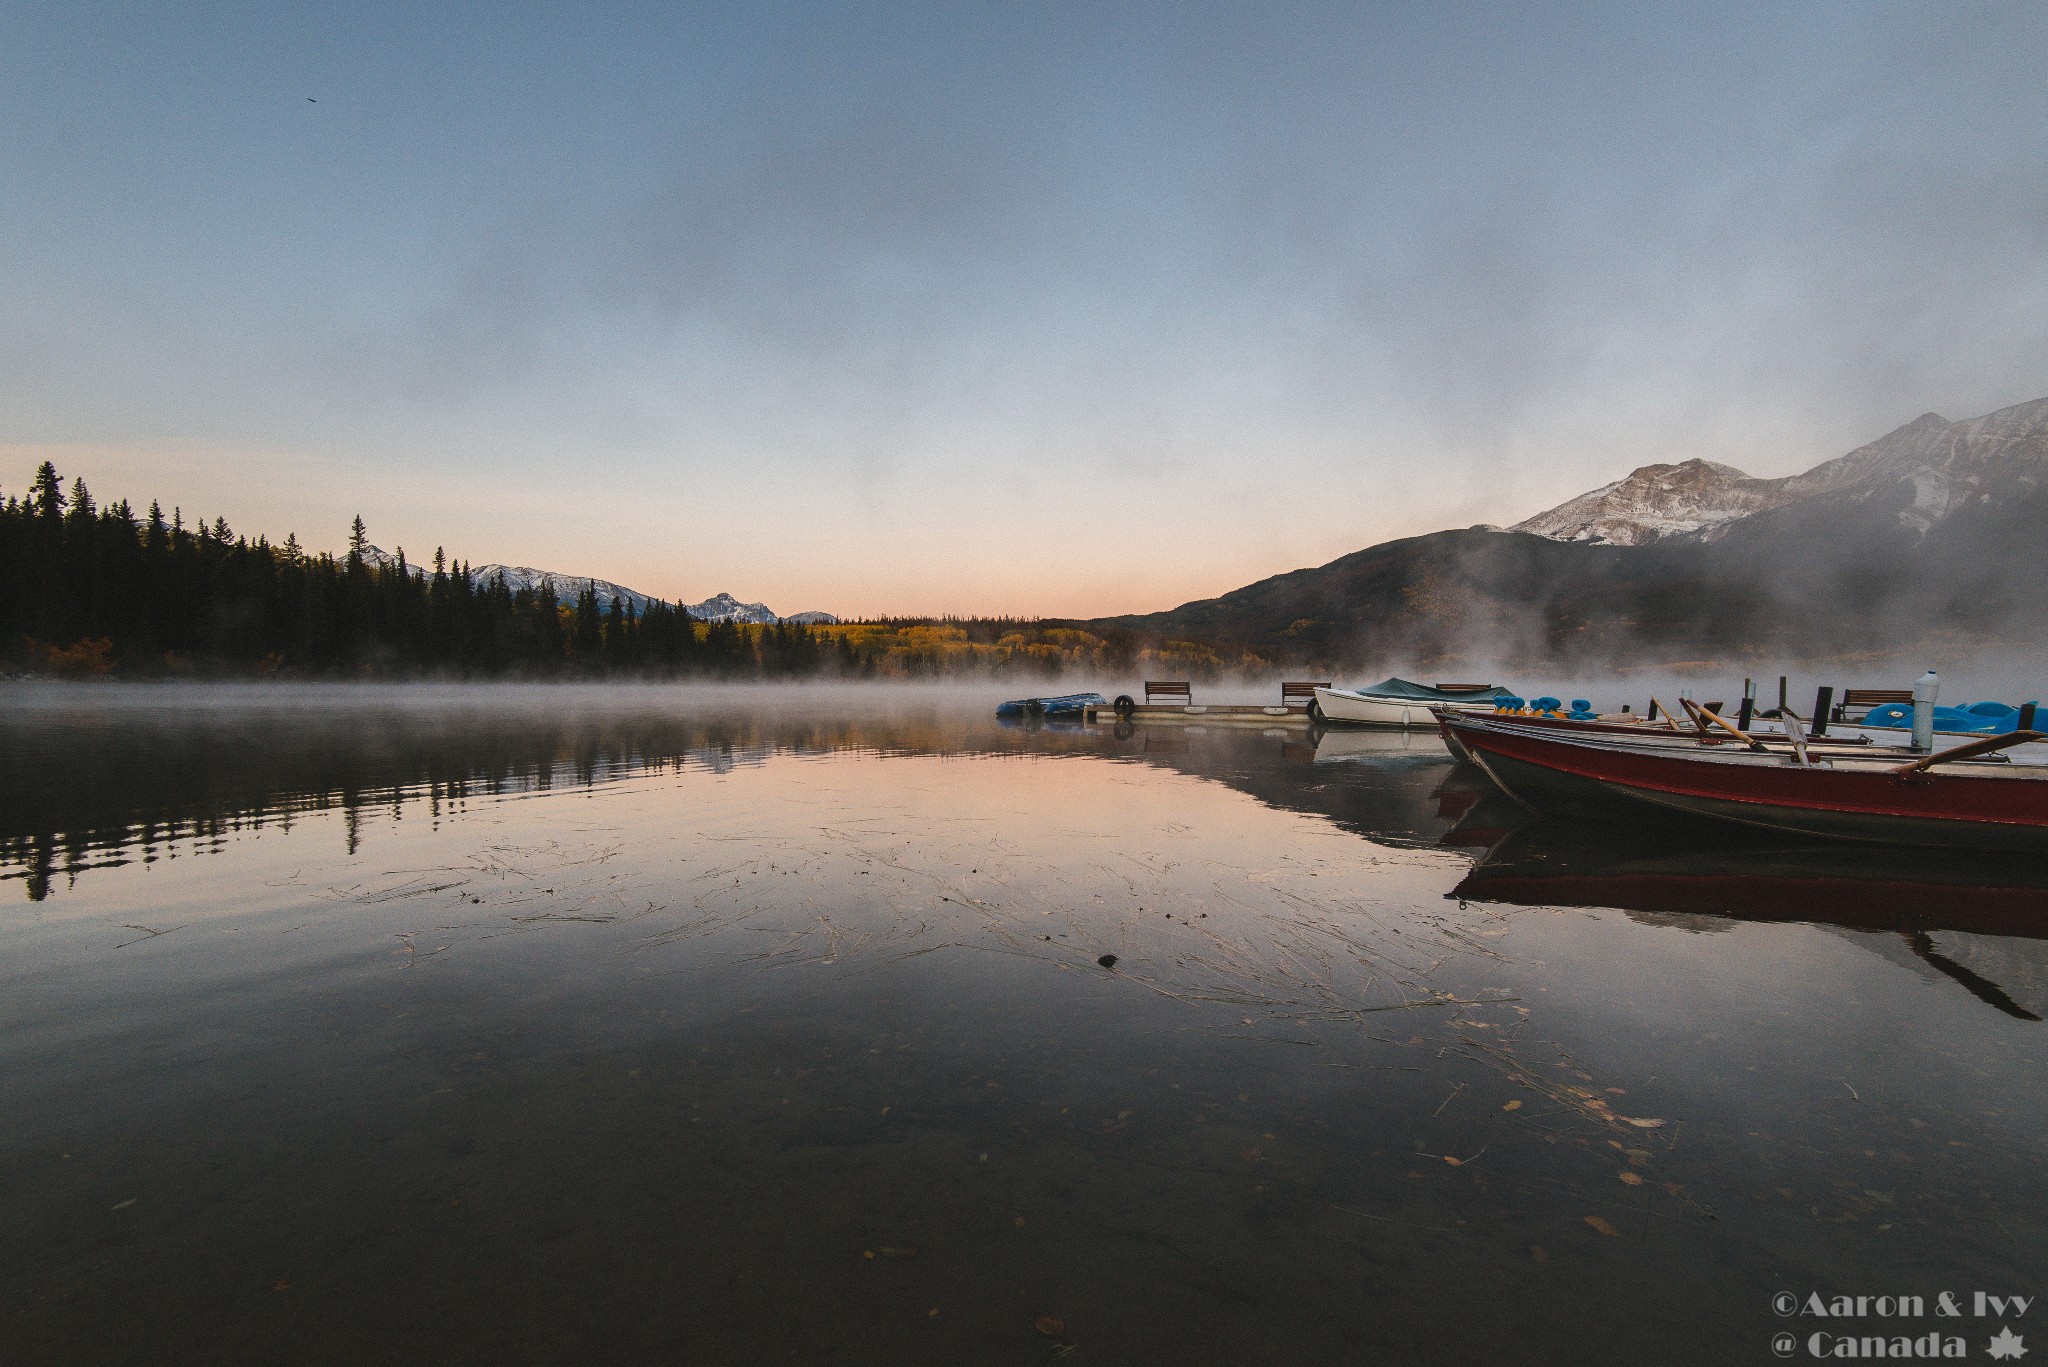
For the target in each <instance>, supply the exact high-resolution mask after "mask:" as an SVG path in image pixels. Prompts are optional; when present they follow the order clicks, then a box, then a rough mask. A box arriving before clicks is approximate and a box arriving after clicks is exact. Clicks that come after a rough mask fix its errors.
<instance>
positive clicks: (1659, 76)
mask: <svg viewBox="0 0 2048 1367" xmlns="http://www.w3.org/2000/svg"><path fill="white" fill-rule="evenodd" d="M2044 72H2048V6H2043V5H2040V4H2010V5H1977V4H1968V3H1940V4H1923V5H1909V6H1899V5H1886V4H1877V3H1854V4H1839V5H1835V4H1787V3H1771V4H1763V5H1757V6H1732V5H1719V6H1710V5H1684V6H1679V5H1653V4H1627V5H1615V6H1594V5H1580V6H1566V5H1528V4H1514V5H1502V6H1486V5H1476V4H1455V3H1451V4H1445V3H1417V4H1413V5H1363V4H1361V5H1353V6H1328V5H1319V6H1304V7H1295V8H1289V7H1284V6H1275V5H1271V4H1257V5H1253V4H1243V5H1204V4H1187V3H1181V4H1172V5H1159V6H1143V5H1136V4H1114V5H1111V4H1100V5H1085V6H1084V5H1068V4H1056V3H1028V4H1027V3H1021V2H1020V3H1016V4H1009V5H979V6H929V5H914V6H913V5H897V6H860V5H851V4H831V5H781V6H778V5H769V4H744V5H732V6H713V5H709V4H702V5H646V6H604V5H595V4H592V5H568V4H559V5H546V6H542V5H534V6H519V5H512V4H491V5H474V6H466V7H458V6H451V5H438V6H437V5H425V6H422V5H416V4H393V5H379V4H362V3H357V4H350V5H346V6H341V5H322V6H317V7H315V6H305V7H297V6H290V5H283V4H277V3H265V4H261V5H252V6H247V7H239V6H232V5H186V6H179V5H168V4H158V5H149V6H137V7H127V6H121V5H113V4H94V5H78V4H71V3H67V4H55V5H33V4H20V3H13V2H12V0H0V129H4V132H0V492H6V493H20V492H21V491H22V489H23V488H24V487H25V485H26V483H27V481H28V477H29V475H30V473H31V472H32V470H33V469H34V467H35V465H36V463H37V462H39V461H41V460H43V459H45V458H47V459H51V460H54V461H55V462H56V463H57V465H58V467H59V469H60V470H61V471H63V473H64V474H65V475H66V476H67V477H69V476H70V475H73V474H83V475H84V476H85V477H86V478H87V480H88V482H90V483H91V484H92V486H93V488H94V491H95V493H97V494H98V495H100V496H101V497H102V498H106V497H110V496H118V495H125V496H128V497H130V498H132V499H138V500H140V501H143V502H146V501H147V500H148V499H149V498H150V497H160V498H162V499H163V500H164V502H165V506H166V507H169V506H170V505H171V504H172V503H177V504H180V505H182V506H183V508H184V510H185V512H186V514H187V516H188V518H189V517H191V516H193V515H195V514H196V515H203V516H205V517H207V518H209V519H211V518H212V517H214V516H216V515H220V516H225V517H226V518H227V519H228V521H229V522H230V523H231V524H233V525H234V526H235V528H236V529H237V530H240V531H246V532H250V533H254V532H257V531H263V532H267V533H268V534H270V535H271V536H272V537H273V538H274V539H282V537H283V535H284V534H285V533H286V532H287V531H296V532H297V533H298V535H299V537H300V538H301V540H302V541H304V542H306V543H307V544H308V545H310V546H313V547H315V548H321V549H334V548H338V547H339V546H340V545H341V544H342V541H343V538H344V533H345V528H346V525H347V522H348V519H349V518H350V516H352V515H353V514H355V513H356V512H358V511H360V512H361V513H362V514H363V516H364V518H365V519H366V521H367V522H368V524H369V527H370V531H371V536H372V539H373V540H374V541H376V542H377V543H378V544H380V545H383V546H385V547H387V548H388V547H393V546H398V545H403V546H404V547H405V548H406V550H407V551H408V553H409V554H411V555H412V556H413V557H414V558H415V559H418V558H421V557H423V556H426V555H431V553H432V551H433V548H434V547H435V546H436V545H437V544H442V545H446V546H447V548H448V549H449V551H450V553H451V554H454V555H459V556H461V557H464V558H467V559H469V560H471V561H474V562H478V563H482V562H487V561H506V562H510V563H514V564H526V565H539V566H543V567H546V568H550V569H557V570H562V571H565V572H569V573H574V574H591V575H596V576H599V577H602V578H608V579H613V580H617V581H619V582H622V583H626V584H629V585H631V586H633V587H635V588H639V589H642V590H645V591H647V592H651V593H656V594H660V595H662V596H665V597H670V598H676V597H682V598H688V599H692V600H694V599H697V598H701V597H704V596H706V595H708V594H710V593H713V592H715V591H717V590H721V589H727V590H730V591H732V592H734V593H736V594H738V595H740V596H741V597H743V598H750V599H761V600H764V601H766V602H768V603H769V604H770V605H771V606H772V607H774V608H776V609H777V610H778V611H783V612H791V611H796V610H799V609H806V608H826V609H829V610H832V611H836V612H840V613H842V614H858V613H878V612H940V611H947V612H962V613H966V612H975V613H998V612H1000V613H1016V614H1025V615H1039V614H1095V613H1108V612H1123V611H1147V610H1152V609H1157V608H1163V607H1170V606H1172V605H1174V604H1176V603H1179V602H1182V601H1184V600H1187V599H1190V598H1195V597H1201V596H1206V595H1209V594H1213V593H1216V592H1220V591H1222V590H1225V589H1229V588H1232V587H1235V586H1236V585H1239V584H1242V583H1246V582H1248V581H1251V580H1254V579H1257V578H1261V577H1263V576H1265V575H1268V574H1272V573H1276V572H1279V571H1284V570H1288V569H1292V568H1295V567H1298V566H1302V565H1311V564H1319V563H1322V562H1324V561H1326V560H1329V559H1331V558H1333V557H1335V556H1338V555H1341V554H1343V553H1345V552H1347V551H1351V550H1356V549H1358V548H1360V547H1362V546H1366V545H1370V544H1373V543H1374V542H1378V541H1382V540H1385V539H1388V538H1390V537H1395V536H1404V535H1412V534H1416V533H1420V532H1426V531H1432V530H1436V529H1439V528H1442V527H1447V526H1463V525H1467V524H1470V523H1474V522H1482V521H1484V522H1500V523H1506V522H1513V521H1516V520H1519V519H1520V518H1522V517H1524V516H1527V515H1529V514H1531V513H1534V512H1536V511H1538V510H1539V509H1542V508H1545V507H1548V506H1551V505H1553V504H1556V503H1558V502H1561V501H1563V500H1564V499H1566V498H1568V497H1570V496H1572V495H1574V494H1577V493H1580V492H1583V491H1584V490H1586V489H1588V488H1592V487H1594V486H1596V485H1598V484H1601V483H1604V482H1606V481H1607V480H1610V479H1613V478H1616V477H1618V476H1620V475H1621V474H1624V473H1626V472H1627V471H1628V470H1629V469H1631V468H1633V467H1634V466H1636V465H1639V464H1643V463H1646V462H1650V461H1661V460H1679V459H1684V458H1687V457H1691V456H1704V457H1707V458H1709V459H1714V460H1722V461H1727V462H1729V463H1731V464H1735V465H1739V466H1742V467H1743V468H1745V469H1747V470H1749V471H1750V472H1751V473H1754V474H1761V475H1780V474H1787V473H1791V472H1793V471H1795V470H1799V469H1804V468H1806V467H1807V466H1810V465H1812V464H1814V463H1816V462H1818V461H1820V460H1823V459H1827V458H1829V457H1832V456H1836V455H1840V454H1841V453H1843V452H1844V451H1846V450H1848V449H1850V448H1851V447H1853V446H1855V445H1858V444H1860V443H1862V442H1864V441H1866V440H1869V439H1871V438H1873V437H1876V436H1878V435H1880V434H1881V433H1883V432H1885V431H1887V430H1889V429H1890V428H1892V427H1894V426H1896V425H1898V424H1899V423H1901V422H1904V421H1907V420H1909V419H1911V418H1913V417H1915V416H1916V415H1918V414H1919V413H1921V412H1924V411H1926V410H1929V409H1933V410H1936V411H1939V412H1942V413H1944V414H1946V415H1948V416H1949V417H1952V418H1960V417H1971V416H1975V415H1977V414H1980V413H1983V412H1987V411H1990V410H1992V409H1995V408H1998V407H2002V406H2004V405H2006V404H2010V403H2017V402H2021V401H2024V400H2027V399H2032V398H2037V397H2040V396H2042V395H2044V394H2048V80H2044V78H2043V73H2044ZM309 97H310V99H309Z"/></svg>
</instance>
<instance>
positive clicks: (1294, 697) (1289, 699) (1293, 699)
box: [1280, 679, 1330, 707]
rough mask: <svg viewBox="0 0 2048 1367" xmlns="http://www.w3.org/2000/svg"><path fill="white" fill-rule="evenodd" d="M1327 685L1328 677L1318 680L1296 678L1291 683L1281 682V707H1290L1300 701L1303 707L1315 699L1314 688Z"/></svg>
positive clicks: (1328, 682) (1326, 686)
mask: <svg viewBox="0 0 2048 1367" xmlns="http://www.w3.org/2000/svg"><path fill="white" fill-rule="evenodd" d="M1329 686H1330V681H1329V680H1328V679H1324V680H1322V681H1320V682H1317V681H1315V680H1312V679H1296V680H1295V681H1294V682H1292V683H1283V684H1281V685H1280V705H1281V706H1282V707H1292V706H1294V705H1295V704H1296V703H1300V704H1301V705H1302V706H1303V707H1307V706H1308V705H1309V704H1310V703H1312V702H1314V701H1315V700H1316V690H1317V689H1318V688H1328V687H1329Z"/></svg>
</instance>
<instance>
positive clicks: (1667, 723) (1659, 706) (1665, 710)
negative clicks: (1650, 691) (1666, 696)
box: [1650, 696, 1678, 731]
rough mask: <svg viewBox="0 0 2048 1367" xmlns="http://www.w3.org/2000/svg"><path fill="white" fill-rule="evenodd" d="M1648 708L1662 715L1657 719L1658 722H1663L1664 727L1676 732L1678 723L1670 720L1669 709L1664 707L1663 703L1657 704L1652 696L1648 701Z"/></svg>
mask: <svg viewBox="0 0 2048 1367" xmlns="http://www.w3.org/2000/svg"><path fill="white" fill-rule="evenodd" d="M1650 706H1651V707H1652V708H1654V709H1656V710H1657V711H1659V712H1662V713H1663V714H1664V715H1663V716H1662V717H1660V718H1658V720H1659V721H1661V722H1663V723H1664V725H1665V726H1667V727H1669V728H1670V729H1671V730H1673V731H1676V730H1677V729H1678V723H1677V722H1675V721H1673V720H1671V709H1670V708H1668V707H1666V706H1665V705H1664V704H1663V703H1660V702H1658V701H1657V699H1656V698H1655V697H1654V696H1652V697H1651V699H1650Z"/></svg>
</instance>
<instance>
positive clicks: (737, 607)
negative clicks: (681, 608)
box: [689, 593, 782, 626]
mask: <svg viewBox="0 0 2048 1367" xmlns="http://www.w3.org/2000/svg"><path fill="white" fill-rule="evenodd" d="M689 613H690V615H691V616H692V617H694V618H696V619H697V620H698V621H700V622H746V623H749V624H760V625H763V626H768V625H772V624H774V623H776V622H779V621H781V620H782V619H781V618H780V617H777V616H776V615H775V614H774V613H772V612H770V611H769V610H768V605H767V604H765V603H742V602H741V601H740V600H739V599H737V598H735V597H733V596H732V595H731V594H729V593H714V594H712V595H711V596H710V597H709V598H706V599H705V600H704V601H703V602H701V603H692V604H690V605H689Z"/></svg>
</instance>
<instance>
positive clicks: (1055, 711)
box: [996, 693, 1109, 721]
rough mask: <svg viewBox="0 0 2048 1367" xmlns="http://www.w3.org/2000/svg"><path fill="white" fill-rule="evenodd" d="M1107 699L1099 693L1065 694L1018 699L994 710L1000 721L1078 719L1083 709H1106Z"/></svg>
mask: <svg viewBox="0 0 2048 1367" xmlns="http://www.w3.org/2000/svg"><path fill="white" fill-rule="evenodd" d="M1108 705H1109V699H1107V698H1105V697H1103V696H1102V695H1101V694H1100V693H1067V694H1063V695H1062V696H1060V697H1057V698H1019V699H1017V700H1016V701H1015V702H1006V703H1003V704H1002V705H1001V706H999V707H997V708H996V717H997V719H998V720H1000V721H1016V720H1020V719H1022V718H1024V717H1078V716H1079V715H1081V712H1082V711H1083V709H1085V708H1090V707H1107V706H1108Z"/></svg>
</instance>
